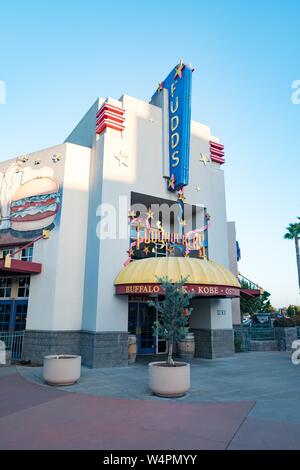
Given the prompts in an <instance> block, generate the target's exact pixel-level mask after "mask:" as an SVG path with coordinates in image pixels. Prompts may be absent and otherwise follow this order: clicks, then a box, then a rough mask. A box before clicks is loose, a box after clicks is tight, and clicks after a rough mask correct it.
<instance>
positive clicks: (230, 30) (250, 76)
mask: <svg viewBox="0 0 300 470" xmlns="http://www.w3.org/2000/svg"><path fill="white" fill-rule="evenodd" d="M299 17H300V2H299V0H287V1H285V2H283V1H281V0H270V1H269V0H251V1H250V0H209V1H208V0H207V1H203V0H194V1H191V0H185V1H184V2H183V1H178V0H164V1H161V0H160V1H157V0H151V1H143V0H138V1H136V0H127V1H126V0H123V1H119V0H110V1H105V2H102V1H99V0H98V1H95V0H84V1H82V0H78V1H76V0H74V1H68V0H64V1H57V0H51V1H50V0H43V1H42V2H40V1H32V0H29V1H28V0H27V1H26V0H22V1H21V0H19V1H17V0H11V1H9V0H7V1H2V2H1V7H0V80H3V81H5V83H6V87H7V99H6V105H1V106H0V159H1V160H5V159H7V158H9V157H13V156H16V155H19V154H23V153H27V152H30V151H33V150H38V149H40V148H45V147H47V146H51V145H54V144H56V143H60V142H62V141H63V140H64V138H65V137H66V136H67V135H68V133H69V131H71V130H72V128H73V126H74V125H75V124H76V123H77V121H78V120H79V119H80V118H81V117H82V115H83V114H84V113H85V111H86V110H87V108H88V107H89V106H90V105H91V104H92V102H93V101H94V100H95V98H96V97H97V96H104V97H106V96H111V97H115V98H118V97H119V96H120V95H121V94H122V93H126V94H129V95H132V96H136V97H138V98H141V99H145V100H148V99H150V97H151V95H152V93H153V91H154V90H155V88H156V86H157V82H158V81H159V80H161V79H163V78H164V77H165V76H166V74H167V73H168V72H169V70H170V69H171V67H173V66H174V65H175V64H176V63H177V62H178V60H179V58H181V57H182V58H184V60H185V61H186V62H191V63H192V64H193V65H194V67H195V68H196V72H195V73H194V76H193V107H192V117H193V119H196V120H199V121H201V122H203V123H205V124H208V125H210V126H211V127H212V131H213V133H214V134H216V135H218V136H219V137H220V139H221V142H222V143H224V144H225V151H226V165H224V167H223V168H224V169H225V172H226V190H227V208H228V209H227V210H228V219H229V220H235V221H236V223H237V234H238V239H239V242H240V245H241V249H242V261H241V262H240V266H239V268H240V271H241V272H242V273H243V274H245V275H246V276H247V277H249V278H250V279H252V280H255V281H257V282H258V283H259V284H260V285H262V286H263V287H264V288H265V289H266V290H268V291H270V292H271V294H272V299H271V300H272V302H273V304H274V305H276V306H281V305H284V304H287V303H296V302H298V303H300V299H299V296H298V295H297V294H298V289H297V273H296V261H295V253H294V245H293V242H289V241H285V240H283V233H284V229H285V226H286V225H287V224H288V223H289V222H292V221H294V220H296V216H298V215H299V216H300V208H299V205H300V204H299V202H300V196H299V176H300V171H299V170H300V164H299V155H300V145H299V139H300V137H299V127H300V105H294V104H292V102H291V93H292V90H291V83H292V81H293V80H296V79H300V60H299V56H300V47H299Z"/></svg>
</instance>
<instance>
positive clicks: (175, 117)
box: [153, 60, 192, 191]
mask: <svg viewBox="0 0 300 470" xmlns="http://www.w3.org/2000/svg"><path fill="white" fill-rule="evenodd" d="M163 89H166V90H167V91H168V114H169V126H168V127H169V129H168V132H169V172H170V178H171V179H172V181H174V184H173V183H172V184H171V185H168V189H169V190H170V191H176V190H178V189H180V188H182V187H183V186H186V185H187V184H188V182H189V161H190V132H191V89H192V68H191V66H190V65H185V64H184V63H183V62H182V60H181V61H180V63H179V64H178V65H177V66H176V67H174V69H173V70H172V71H171V72H170V74H169V75H168V76H167V78H166V79H165V80H164V81H163V82H162V83H161V84H160V85H159V87H158V89H157V91H156V94H157V93H161V92H162V91H163ZM156 94H155V95H156ZM155 95H154V97H155ZM154 97H153V98H154Z"/></svg>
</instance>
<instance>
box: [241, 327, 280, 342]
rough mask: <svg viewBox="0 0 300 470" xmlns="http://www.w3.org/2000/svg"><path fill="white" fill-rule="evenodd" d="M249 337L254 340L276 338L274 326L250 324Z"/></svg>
mask: <svg viewBox="0 0 300 470" xmlns="http://www.w3.org/2000/svg"><path fill="white" fill-rule="evenodd" d="M247 330H248V334H249V339H250V340H253V341H271V340H274V339H275V328H273V326H250V327H248V328H247Z"/></svg>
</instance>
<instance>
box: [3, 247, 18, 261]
mask: <svg viewBox="0 0 300 470" xmlns="http://www.w3.org/2000/svg"><path fill="white" fill-rule="evenodd" d="M14 251H15V249H14V248H4V250H1V259H5V257H6V255H10V256H12V254H13V253H14Z"/></svg>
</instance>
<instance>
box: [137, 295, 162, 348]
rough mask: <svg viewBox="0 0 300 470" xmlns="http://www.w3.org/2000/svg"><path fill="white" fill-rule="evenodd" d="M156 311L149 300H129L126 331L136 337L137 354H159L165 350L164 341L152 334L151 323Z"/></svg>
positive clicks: (155, 318) (156, 314)
mask: <svg viewBox="0 0 300 470" xmlns="http://www.w3.org/2000/svg"><path fill="white" fill-rule="evenodd" d="M157 319H158V312H157V310H156V309H155V308H154V307H151V306H150V305H149V302H146V301H144V302H139V301H130V302H129V312H128V331H129V333H131V334H135V335H136V337H137V346H138V354H159V353H165V352H166V349H167V348H166V341H165V340H164V339H161V338H159V337H157V336H154V335H153V329H152V327H153V324H154V322H155V321H157Z"/></svg>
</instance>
